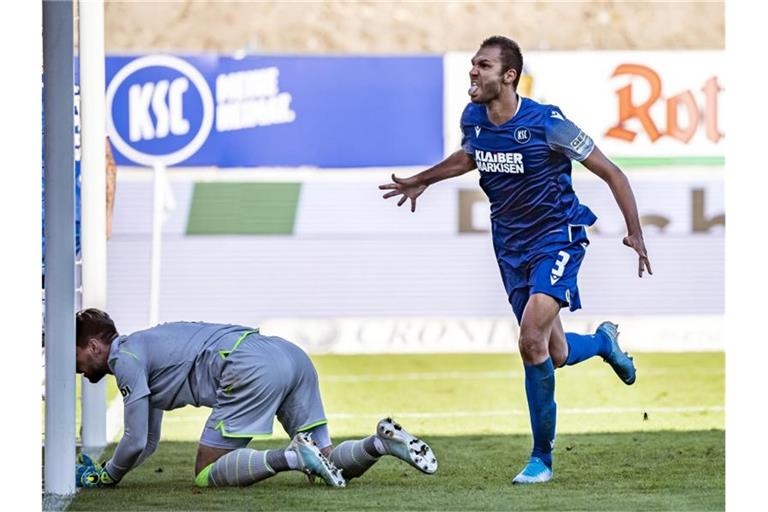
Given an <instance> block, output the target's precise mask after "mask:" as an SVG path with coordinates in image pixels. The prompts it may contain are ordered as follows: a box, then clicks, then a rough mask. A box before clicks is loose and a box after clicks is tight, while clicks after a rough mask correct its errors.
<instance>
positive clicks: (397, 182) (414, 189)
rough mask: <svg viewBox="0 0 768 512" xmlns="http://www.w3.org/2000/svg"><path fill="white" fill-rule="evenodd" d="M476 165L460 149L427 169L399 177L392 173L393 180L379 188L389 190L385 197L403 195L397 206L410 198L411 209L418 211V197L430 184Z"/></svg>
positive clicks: (459, 173) (465, 171) (463, 172)
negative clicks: (405, 176) (406, 176)
mask: <svg viewBox="0 0 768 512" xmlns="http://www.w3.org/2000/svg"><path fill="white" fill-rule="evenodd" d="M475 167H476V165H475V161H474V160H473V159H472V157H471V156H469V155H468V154H467V153H465V152H464V151H463V150H461V149H460V150H458V151H456V152H455V153H453V154H452V155H450V156H449V157H448V158H446V159H445V160H443V161H442V162H440V163H439V164H437V165H435V166H433V167H430V168H429V169H427V170H426V171H422V172H420V173H418V174H415V175H413V176H410V177H408V178H398V177H397V176H395V175H394V174H392V182H391V183H385V184H384V185H379V190H389V192H387V193H386V194H384V196H383V197H384V199H389V198H390V197H394V196H398V195H402V196H403V197H401V198H400V200H399V201H398V202H397V206H402V205H403V204H404V203H405V202H406V201H407V200H408V199H410V200H411V211H412V212H415V211H416V198H417V197H419V196H420V195H421V193H422V192H424V191H425V190H426V189H427V187H428V186H430V185H432V184H433V183H437V182H438V181H442V180H445V179H448V178H453V177H456V176H461V175H462V174H465V173H467V172H469V171H471V170H472V169H474V168H475Z"/></svg>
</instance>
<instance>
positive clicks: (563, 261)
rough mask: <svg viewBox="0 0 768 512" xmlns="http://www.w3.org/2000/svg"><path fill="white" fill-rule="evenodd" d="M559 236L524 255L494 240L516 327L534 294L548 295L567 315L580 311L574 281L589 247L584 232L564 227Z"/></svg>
mask: <svg viewBox="0 0 768 512" xmlns="http://www.w3.org/2000/svg"><path fill="white" fill-rule="evenodd" d="M563 233H564V234H563ZM563 233H558V234H553V235H551V236H549V237H545V238H544V239H542V240H540V241H539V242H537V244H536V248H533V249H530V250H526V251H512V250H509V249H507V248H506V247H505V246H504V245H503V244H501V243H497V241H496V239H495V238H494V249H495V251H496V259H497V261H498V263H499V270H500V271H501V279H502V281H504V289H505V290H506V291H507V298H508V300H509V303H510V304H511V305H512V310H513V311H514V312H515V316H516V317H517V322H518V324H519V323H520V322H521V321H522V319H523V311H524V310H525V305H526V304H527V303H528V297H530V296H531V295H532V294H534V293H544V294H546V295H549V296H550V297H553V298H554V299H556V300H557V301H558V302H559V303H560V306H561V307H566V306H567V307H568V308H569V309H570V310H571V311H576V310H577V309H580V308H581V299H580V298H579V287H578V285H577V282H576V278H577V276H578V273H579V268H580V267H581V262H582V260H583V259H584V255H585V254H586V248H587V246H588V245H589V239H588V238H587V230H586V228H585V227H584V226H574V225H568V226H567V227H566V228H564V229H563Z"/></svg>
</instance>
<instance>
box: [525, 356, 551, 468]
mask: <svg viewBox="0 0 768 512" xmlns="http://www.w3.org/2000/svg"><path fill="white" fill-rule="evenodd" d="M524 366H525V394H526V397H527V398H528V411H529V412H530V415H531V431H532V432H533V451H532V453H531V457H538V458H540V459H541V460H542V461H544V464H546V465H547V466H549V467H550V468H551V467H552V448H553V447H554V445H555V421H556V419H557V404H555V368H554V366H553V365H552V359H551V358H547V360H546V361H544V362H543V363H540V364H535V365H524Z"/></svg>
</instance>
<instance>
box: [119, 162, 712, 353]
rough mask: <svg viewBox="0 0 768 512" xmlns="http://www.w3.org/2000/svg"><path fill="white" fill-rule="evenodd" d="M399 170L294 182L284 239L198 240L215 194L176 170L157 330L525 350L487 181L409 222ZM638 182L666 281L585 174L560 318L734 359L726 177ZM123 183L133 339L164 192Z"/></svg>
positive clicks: (125, 319)
mask: <svg viewBox="0 0 768 512" xmlns="http://www.w3.org/2000/svg"><path fill="white" fill-rule="evenodd" d="M391 172H392V170H391V169H371V170H367V171H366V173H355V174H354V175H353V176H352V177H350V175H349V174H348V173H343V172H338V173H336V172H330V173H329V172H328V171H323V172H322V174H321V175H319V177H314V178H313V177H311V176H313V175H311V174H302V175H300V176H299V175H297V176H295V178H296V184H297V185H299V186H300V192H299V193H298V195H297V197H298V199H297V201H296V202H295V203H290V204H288V203H286V204H282V203H281V204H277V203H276V204H275V208H277V207H279V209H286V208H287V207H288V206H290V205H293V206H291V208H295V215H291V218H292V219H293V220H292V221H291V226H290V229H288V230H287V231H285V232H284V233H282V234H278V235H275V234H272V235H258V234H250V235H246V234H237V233H233V232H227V231H225V230H222V231H220V232H219V233H218V234H215V235H190V234H188V233H187V226H188V222H189V217H190V212H191V210H192V208H191V202H192V197H193V196H194V189H195V187H197V186H198V185H199V184H201V183H208V182H207V181H206V180H202V179H201V177H200V176H198V177H197V178H196V179H197V180H198V181H195V180H190V179H189V177H188V176H181V175H174V174H173V173H171V187H170V189H171V190H172V192H173V196H174V198H175V205H176V208H175V209H173V210H172V211H170V212H168V219H167V222H166V224H165V228H164V233H165V238H164V241H163V264H162V269H163V271H162V276H161V286H160V314H159V319H160V321H174V320H206V321H212V322H224V323H238V324H243V325H259V326H262V327H264V332H270V333H273V334H278V335H281V336H285V337H287V338H288V339H292V340H294V341H296V342H299V343H301V344H302V346H304V347H305V348H307V350H309V351H312V352H315V353H320V352H339V353H355V352H376V351H380V352H414V351H422V352H430V351H439V352H446V351H449V352H457V351H458V352H460V351H510V350H515V348H516V336H517V334H516V326H515V322H514V319H513V316H512V312H511V308H510V306H509V304H508V303H507V297H506V294H505V292H504V288H503V285H502V283H501V279H500V277H499V270H498V266H497V263H496V258H495V256H494V253H493V247H492V243H491V237H490V233H489V231H488V229H489V225H488V224H489V222H488V214H489V212H488V210H489V208H488V201H487V199H486V198H485V196H484V195H483V193H482V192H481V191H480V189H479V187H478V184H477V174H476V173H469V174H467V175H465V176H462V177H460V178H457V179H453V180H447V181H445V182H441V183H439V184H437V185H435V186H434V187H430V189H429V190H428V191H427V192H426V193H425V194H423V195H422V196H421V197H420V198H419V202H418V208H417V211H416V212H415V213H411V212H410V211H409V208H408V207H407V206H403V207H402V208H397V207H396V206H395V204H394V201H393V200H389V201H386V200H383V199H382V198H381V195H382V191H380V190H378V188H377V185H378V184H380V183H384V182H386V181H387V179H388V177H389V174H390V173H391ZM413 172H415V170H414V169H407V170H404V171H403V172H400V171H398V173H399V174H401V175H408V174H411V173H413ZM248 176H250V183H249V182H248V180H247V179H246V178H247V176H246V175H245V174H243V175H239V176H234V175H230V174H229V173H227V174H226V178H227V180H232V181H231V182H232V183H236V184H237V185H240V186H243V187H245V186H246V185H253V184H254V182H257V178H258V183H264V182H263V181H262V180H264V179H265V178H267V177H269V176H272V175H270V174H262V173H259V174H258V176H255V175H254V173H250V174H249V175H248ZM628 176H629V178H630V181H631V182H632V186H633V189H634V191H635V194H636V196H637V200H638V207H639V213H640V216H641V219H642V222H643V225H644V231H645V235H646V244H647V246H648V250H649V255H650V258H651V262H652V266H653V270H654V275H653V276H645V277H643V278H642V279H638V277H637V257H636V256H635V255H634V253H633V251H632V250H631V249H628V248H627V247H624V246H623V245H622V244H621V237H622V236H623V234H624V233H625V227H624V221H623V218H622V216H621V213H620V211H619V209H618V207H617V206H616V203H615V200H614V199H613V197H612V195H611V192H610V190H609V189H608V187H607V185H606V184H605V183H603V182H602V181H601V180H600V179H598V178H597V177H595V176H594V175H592V174H591V173H589V172H587V171H585V170H578V171H576V172H574V188H575V190H576V192H577V194H578V196H579V198H580V200H581V201H582V202H583V203H584V204H587V205H588V206H589V207H590V208H592V209H593V210H594V211H595V213H596V214H597V215H598V217H599V219H598V221H597V223H596V225H595V227H594V228H593V229H591V230H590V232H589V237H590V240H591V244H590V246H589V249H588V251H587V256H586V258H585V260H584V263H583V265H582V267H581V270H580V273H579V288H580V290H581V296H582V305H583V309H582V310H580V311H578V312H576V313H568V312H564V313H563V322H564V324H565V326H566V328H567V329H572V330H574V331H582V332H583V331H589V330H590V329H594V326H595V325H597V323H599V321H602V320H605V319H611V320H614V321H617V322H619V323H620V324H621V326H622V332H623V334H622V336H623V337H622V339H623V340H624V341H625V342H626V343H627V347H628V348H630V349H633V350H680V351H683V350H719V349H721V348H722V339H723V338H722V336H721V334H722V325H721V324H722V315H723V310H724V252H725V244H724V239H725V237H724V235H725V227H724V225H725V203H724V193H723V171H722V169H719V168H715V167H702V168H689V167H686V168H684V169H670V168H664V167H656V168H652V169H648V168H643V169H636V168H633V169H632V170H630V171H629V172H628ZM279 177H280V176H279V175H277V173H275V178H276V179H277V178H279ZM126 178H127V177H126V176H124V177H123V181H121V183H120V184H119V185H118V187H117V194H118V196H117V199H116V207H115V209H116V219H117V218H119V219H121V220H120V221H119V222H116V223H115V225H114V231H113V236H112V238H111V239H110V241H109V265H108V271H109V280H110V287H109V296H108V302H109V304H110V313H111V314H113V318H115V321H116V322H117V323H118V325H119V326H120V328H121V329H122V330H125V331H133V330H137V329H141V328H144V327H146V321H147V312H146V311H147V308H146V296H147V293H148V282H149V268H150V266H149V253H150V251H149V248H150V244H151V236H150V233H151V232H150V229H149V226H150V225H151V218H150V217H149V216H148V215H145V214H142V213H141V211H140V210H141V208H142V207H141V205H142V204H143V203H142V202H143V201H144V202H145V201H146V198H147V197H151V194H150V191H151V186H152V183H151V181H150V180H149V179H148V177H147V178H146V179H145V178H140V177H138V176H137V178H136V179H135V180H127V179H126ZM235 178H236V179H235ZM240 180H242V181H240ZM228 197H229V196H222V199H221V202H222V204H221V206H222V208H223V210H224V211H227V212H229V211H234V212H235V213H236V215H238V216H242V217H243V218H245V219H248V220H253V219H254V218H256V217H257V216H258V215H259V213H258V211H259V210H258V208H257V206H258V205H254V204H251V203H237V204H238V205H240V206H238V207H233V205H232V203H231V202H230V201H229V199H228ZM248 208H256V210H249V209H248ZM219 211H220V210H217V209H215V208H213V209H211V210H210V212H211V215H213V213H215V212H219ZM281 319H282V320H281Z"/></svg>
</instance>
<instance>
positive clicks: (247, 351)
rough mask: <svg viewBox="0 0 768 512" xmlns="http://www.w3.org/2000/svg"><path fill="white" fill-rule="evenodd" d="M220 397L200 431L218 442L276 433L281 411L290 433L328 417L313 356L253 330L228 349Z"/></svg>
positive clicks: (231, 444) (239, 443)
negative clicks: (275, 424)
mask: <svg viewBox="0 0 768 512" xmlns="http://www.w3.org/2000/svg"><path fill="white" fill-rule="evenodd" d="M216 398H217V404H216V406H215V407H214V408H213V411H212V412H211V415H210V416H209V417H208V420H207V421H206V424H205V427H204V428H203V434H202V436H201V437H200V444H202V445H205V446H210V447H213V448H241V447H243V446H246V445H247V444H248V443H249V442H250V440H251V439H253V438H268V437H270V436H271V435H272V425H273V424H274V419H275V416H277V419H278V421H280V423H281V424H282V426H283V428H284V429H285V431H286V432H287V433H288V435H289V436H290V437H293V436H294V435H296V433H297V432H302V431H305V430H310V429H312V428H314V427H316V426H318V425H323V424H325V423H327V421H326V419H325V411H324V410H323V402H322V400H321V398H320V388H319V386H318V381H317V372H316V371H315V367H314V365H313V364H312V361H311V360H310V359H309V357H308V356H307V354H306V353H304V351H303V350H301V349H300V348H299V347H297V346H296V345H294V344H293V343H290V342H288V341H286V340H284V339H282V338H279V337H277V336H262V335H260V334H257V333H253V334H250V335H249V336H247V337H246V338H245V339H244V340H243V341H242V342H241V343H240V344H239V345H238V346H237V348H236V349H235V350H234V351H232V352H231V353H230V354H229V355H227V358H226V361H225V363H224V367H223V369H222V373H221V383H220V385H219V388H218V390H217V397H216Z"/></svg>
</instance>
